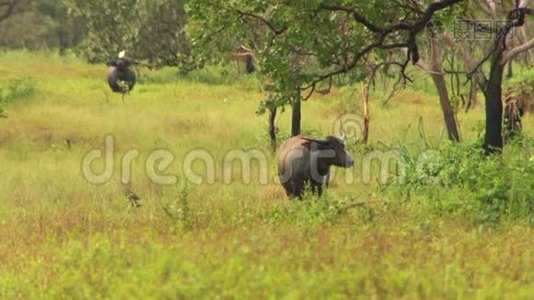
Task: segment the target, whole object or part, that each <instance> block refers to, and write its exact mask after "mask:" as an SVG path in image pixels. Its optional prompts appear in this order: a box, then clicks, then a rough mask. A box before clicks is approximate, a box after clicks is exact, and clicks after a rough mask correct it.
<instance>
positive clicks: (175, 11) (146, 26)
mask: <svg viewBox="0 0 534 300" xmlns="http://www.w3.org/2000/svg"><path fill="white" fill-rule="evenodd" d="M68 6H69V8H70V9H72V15H73V16H81V17H83V18H84V20H85V21H86V24H87V35H86V37H85V39H84V40H83V42H82V43H81V45H80V46H79V47H78V48H77V52H79V53H80V54H81V55H82V56H83V57H85V58H87V59H88V60H89V61H91V62H105V61H108V60H109V59H110V58H113V57H116V55H117V53H119V52H120V51H122V50H126V52H127V55H128V56H130V57H131V58H134V59H136V60H139V61H146V63H148V65H149V66H152V67H161V66H184V65H188V64H190V63H192V62H191V61H190V59H191V56H190V52H189V45H188V42H187V38H186V35H185V32H184V26H185V24H186V20H187V19H186V15H185V12H184V9H183V6H184V1H182V0H179V1H175V0H153V1H137V0H119V1H107V0H98V1H90V2H88V1H78V0H68Z"/></svg>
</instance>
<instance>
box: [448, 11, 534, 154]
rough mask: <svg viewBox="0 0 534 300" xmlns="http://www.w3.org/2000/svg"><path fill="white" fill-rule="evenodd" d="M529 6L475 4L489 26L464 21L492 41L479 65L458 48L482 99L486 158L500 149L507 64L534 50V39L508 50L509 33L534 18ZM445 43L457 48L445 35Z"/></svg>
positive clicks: (501, 146)
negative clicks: (521, 54)
mask: <svg viewBox="0 0 534 300" xmlns="http://www.w3.org/2000/svg"><path fill="white" fill-rule="evenodd" d="M528 2H529V1H518V0H515V1H507V2H503V3H502V5H503V7H500V8H499V7H497V6H495V5H490V4H488V2H486V1H476V0H475V1H474V3H475V4H476V5H477V8H478V9H479V10H480V11H482V12H484V13H486V15H487V16H491V17H492V19H493V22H492V24H491V25H489V26H488V24H482V23H480V22H478V21H476V20H473V19H472V20H464V22H465V23H466V24H467V25H470V26H473V28H476V29H477V30H479V31H480V32H482V33H486V34H489V35H491V36H492V37H494V38H493V39H492V40H491V50H490V51H489V53H487V54H486V55H485V56H484V57H483V58H482V59H480V60H479V62H478V63H476V62H475V60H474V59H473V57H472V54H471V53H470V52H469V51H468V49H467V48H466V47H463V48H462V47H460V48H461V49H462V50H461V56H462V59H463V61H464V64H465V68H466V70H467V75H468V76H469V77H471V78H473V80H475V82H476V83H477V85H478V86H479V87H480V90H481V91H482V93H483V95H484V98H485V112H486V131H485V135H484V144H483V147H484V149H485V151H486V153H488V154H489V153H494V152H500V151H501V150H502V148H503V135H502V129H503V127H502V125H503V118H502V115H503V104H502V83H503V77H504V71H505V67H506V64H507V63H509V62H510V61H511V60H512V59H513V58H514V57H516V56H517V55H519V54H520V53H522V52H525V51H528V50H529V49H532V48H534V38H532V39H530V40H528V41H526V42H524V43H522V44H520V45H516V46H515V47H511V43H510V41H511V39H509V34H510V33H511V32H512V30H514V28H520V27H522V26H523V25H524V24H525V22H526V17H527V16H528V15H532V14H534V10H533V9H531V8H527V7H524V5H526V4H527V3H528ZM491 3H493V2H491ZM499 15H504V16H505V17H506V19H505V21H504V22H498V16H499ZM444 41H445V42H446V43H448V44H449V45H451V46H452V47H458V46H457V44H456V41H455V40H454V39H453V38H451V37H450V36H448V35H444ZM485 64H489V72H487V74H485V73H484V69H483V66H484V65H485Z"/></svg>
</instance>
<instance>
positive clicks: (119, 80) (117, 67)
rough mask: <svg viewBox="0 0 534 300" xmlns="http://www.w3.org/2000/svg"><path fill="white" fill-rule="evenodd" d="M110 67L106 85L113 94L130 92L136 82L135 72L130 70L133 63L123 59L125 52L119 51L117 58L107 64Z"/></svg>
mask: <svg viewBox="0 0 534 300" xmlns="http://www.w3.org/2000/svg"><path fill="white" fill-rule="evenodd" d="M107 65H108V66H109V67H110V69H109V73H108V83H109V87H110V88H111V90H112V91H113V92H115V93H123V94H125V93H128V92H130V91H131V90H132V89H133V87H134V85H135V81H136V74H135V71H134V70H133V69H132V68H131V67H132V66H133V65H134V62H133V61H132V60H130V59H128V58H126V57H125V52H124V51H121V53H119V57H118V58H117V59H115V60H112V61H110V62H108V63H107Z"/></svg>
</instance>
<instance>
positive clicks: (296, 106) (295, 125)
mask: <svg viewBox="0 0 534 300" xmlns="http://www.w3.org/2000/svg"><path fill="white" fill-rule="evenodd" d="M300 102H301V99H300V91H297V92H296V93H295V97H294V98H293V110H292V115H291V136H296V135H299V134H300Z"/></svg>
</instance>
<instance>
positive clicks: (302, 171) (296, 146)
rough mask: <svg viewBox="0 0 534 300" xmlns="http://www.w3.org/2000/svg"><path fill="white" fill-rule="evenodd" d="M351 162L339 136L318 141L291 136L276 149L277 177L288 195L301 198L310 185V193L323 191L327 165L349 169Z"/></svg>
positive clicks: (327, 170)
mask: <svg viewBox="0 0 534 300" xmlns="http://www.w3.org/2000/svg"><path fill="white" fill-rule="evenodd" d="M352 165H354V161H353V160H352V158H351V157H350V154H349V153H348V152H347V151H346V150H345V145H344V141H343V139H341V138H338V137H334V136H328V137H326V139H325V140H318V139H314V138H309V137H303V136H300V135H298V136H294V137H292V138H290V139H288V140H287V141H285V142H284V143H283V144H282V145H281V146H280V149H279V151H278V177H279V178H280V182H281V183H282V186H283V187H284V189H285V190H286V194H287V196H288V197H290V198H293V197H298V198H301V196H302V192H303V189H304V187H305V186H306V185H307V184H309V185H311V188H312V193H315V192H317V193H318V194H319V195H321V194H322V186H323V183H326V182H325V178H328V174H329V171H330V166H338V167H343V168H348V167H351V166H352Z"/></svg>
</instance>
